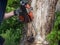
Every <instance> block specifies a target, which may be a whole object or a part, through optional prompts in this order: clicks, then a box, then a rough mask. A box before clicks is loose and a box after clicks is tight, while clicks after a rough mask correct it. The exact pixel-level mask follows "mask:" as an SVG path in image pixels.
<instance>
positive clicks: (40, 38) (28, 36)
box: [20, 0, 57, 45]
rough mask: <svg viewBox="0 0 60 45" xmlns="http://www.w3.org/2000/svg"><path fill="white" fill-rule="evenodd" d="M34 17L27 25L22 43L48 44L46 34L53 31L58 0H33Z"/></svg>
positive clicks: (27, 44)
mask: <svg viewBox="0 0 60 45" xmlns="http://www.w3.org/2000/svg"><path fill="white" fill-rule="evenodd" d="M31 1H32V3H31V6H32V7H33V11H32V12H33V16H34V19H33V21H32V22H30V23H28V24H26V25H25V28H24V35H23V40H22V41H21V43H20V45H47V44H48V43H47V42H46V35H47V34H48V33H49V32H51V29H52V27H53V23H54V13H55V7H56V3H57V0H31Z"/></svg>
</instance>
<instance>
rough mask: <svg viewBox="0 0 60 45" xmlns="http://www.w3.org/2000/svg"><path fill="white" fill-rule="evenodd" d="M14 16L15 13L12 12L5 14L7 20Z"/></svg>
mask: <svg viewBox="0 0 60 45" xmlns="http://www.w3.org/2000/svg"><path fill="white" fill-rule="evenodd" d="M12 16H14V11H11V12H9V13H5V15H4V19H7V18H9V17H12Z"/></svg>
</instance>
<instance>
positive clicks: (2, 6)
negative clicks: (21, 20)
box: [0, 0, 31, 45]
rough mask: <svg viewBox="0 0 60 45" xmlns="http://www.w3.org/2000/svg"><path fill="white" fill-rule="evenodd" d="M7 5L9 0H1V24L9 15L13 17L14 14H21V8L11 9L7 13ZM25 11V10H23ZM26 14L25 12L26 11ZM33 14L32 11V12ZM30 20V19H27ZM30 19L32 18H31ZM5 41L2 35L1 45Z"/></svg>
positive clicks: (0, 38)
mask: <svg viewBox="0 0 60 45" xmlns="http://www.w3.org/2000/svg"><path fill="white" fill-rule="evenodd" d="M6 5H7V0H0V25H1V23H2V21H3V20H4V19H7V18H9V17H12V16H14V15H17V13H19V14H20V11H21V10H20V9H17V10H15V11H11V12H9V13H5V9H6ZM16 12H17V13H16ZM23 13H24V12H23ZM24 14H25V13H24ZM30 14H31V13H30ZM25 16H26V15H25ZM26 17H28V16H26ZM27 20H28V19H27ZM29 21H30V20H29ZM3 43H4V39H3V38H2V37H1V36H0V45H3Z"/></svg>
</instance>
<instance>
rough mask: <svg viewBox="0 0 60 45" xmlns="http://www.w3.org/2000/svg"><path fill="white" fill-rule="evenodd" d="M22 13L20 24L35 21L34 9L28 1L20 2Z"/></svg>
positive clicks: (22, 0)
mask: <svg viewBox="0 0 60 45" xmlns="http://www.w3.org/2000/svg"><path fill="white" fill-rule="evenodd" d="M20 10H21V11H20V13H19V16H18V17H19V21H20V22H25V23H27V22H31V21H32V19H33V13H32V10H33V8H32V7H31V6H30V4H29V3H28V0H20Z"/></svg>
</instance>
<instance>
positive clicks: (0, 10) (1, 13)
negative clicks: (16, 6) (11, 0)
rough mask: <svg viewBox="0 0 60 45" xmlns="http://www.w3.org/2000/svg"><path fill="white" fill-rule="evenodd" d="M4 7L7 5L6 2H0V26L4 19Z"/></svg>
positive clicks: (3, 0) (4, 0) (2, 0)
mask: <svg viewBox="0 0 60 45" xmlns="http://www.w3.org/2000/svg"><path fill="white" fill-rule="evenodd" d="M6 5H7V0H0V24H1V22H2V20H3V17H4V13H5V9H6Z"/></svg>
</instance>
